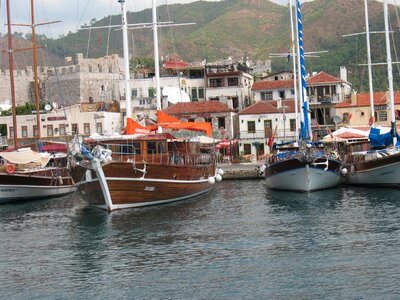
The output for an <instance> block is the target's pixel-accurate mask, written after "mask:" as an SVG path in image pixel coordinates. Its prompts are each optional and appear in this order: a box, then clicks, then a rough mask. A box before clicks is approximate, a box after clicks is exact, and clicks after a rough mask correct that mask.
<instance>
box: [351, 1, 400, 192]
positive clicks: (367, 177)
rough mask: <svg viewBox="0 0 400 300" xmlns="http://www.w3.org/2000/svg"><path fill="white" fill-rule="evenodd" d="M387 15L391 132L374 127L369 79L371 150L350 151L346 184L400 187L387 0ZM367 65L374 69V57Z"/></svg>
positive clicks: (386, 5) (399, 152) (386, 37)
mask: <svg viewBox="0 0 400 300" xmlns="http://www.w3.org/2000/svg"><path fill="white" fill-rule="evenodd" d="M383 5H384V18H385V40H386V60H387V71H388V82H389V101H388V102H389V103H388V106H389V107H390V114H391V129H390V132H388V133H386V134H385V133H384V134H381V130H380V129H378V128H375V126H374V100H373V96H372V95H373V93H372V90H373V88H372V78H371V72H369V78H370V96H371V98H370V102H371V103H370V104H371V120H372V124H371V125H372V128H371V129H370V134H369V139H370V145H368V148H370V150H365V151H349V153H347V155H346V157H345V163H346V167H347V169H348V170H349V174H348V176H346V183H348V184H351V185H368V186H375V187H390V186H395V187H398V186H400V149H399V145H398V133H397V127H396V118H395V107H394V91H393V74H392V58H391V51H390V38H389V23H388V22H389V20H388V3H387V1H386V0H385V1H384V4H383ZM367 7H368V6H367V1H365V19H366V28H367V46H368V52H369V29H368V27H369V26H368V9H367ZM368 66H369V68H371V59H370V56H369V57H368Z"/></svg>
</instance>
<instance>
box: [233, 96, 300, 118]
mask: <svg viewBox="0 0 400 300" xmlns="http://www.w3.org/2000/svg"><path fill="white" fill-rule="evenodd" d="M282 105H285V106H286V109H285V112H287V113H294V100H293V99H286V100H282ZM280 112H282V110H281V109H278V108H277V101H271V100H269V101H268V100H267V101H259V102H256V103H254V104H252V105H250V106H249V107H247V108H245V109H243V110H242V111H241V112H240V113H239V115H259V114H274V113H280Z"/></svg>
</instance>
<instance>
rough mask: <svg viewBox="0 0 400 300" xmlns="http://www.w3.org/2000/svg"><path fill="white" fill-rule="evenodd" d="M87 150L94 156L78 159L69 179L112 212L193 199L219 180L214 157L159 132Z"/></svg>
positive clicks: (94, 143) (96, 142)
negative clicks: (73, 180)
mask: <svg viewBox="0 0 400 300" xmlns="http://www.w3.org/2000/svg"><path fill="white" fill-rule="evenodd" d="M85 145H86V146H85V148H86V147H87V149H92V151H90V152H85V151H83V152H81V153H80V154H78V155H75V156H74V162H73V163H72V164H71V174H72V175H73V177H74V179H75V181H76V182H78V191H79V193H80V194H81V195H82V196H83V198H85V199H86V200H88V202H89V203H90V204H91V205H93V206H95V207H98V208H102V209H105V210H108V211H113V210H116V209H123V208H132V207H141V206H147V205H155V204H163V203H168V202H173V201H178V200H184V199H187V198H191V197H195V196H198V195H200V194H203V193H205V192H208V191H209V190H210V189H212V187H213V184H214V183H215V181H216V180H217V181H218V180H220V179H221V171H219V174H218V173H216V172H218V170H216V168H215V155H214V154H213V153H209V152H208V153H202V148H200V144H199V142H198V141H195V140H190V139H189V140H188V139H175V138H174V137H173V136H171V135H170V134H165V133H155V134H133V135H120V136H112V137H108V138H107V137H98V138H95V139H91V140H87V141H85ZM85 153H86V155H85ZM91 155H93V157H91ZM81 158H82V160H80V159H81Z"/></svg>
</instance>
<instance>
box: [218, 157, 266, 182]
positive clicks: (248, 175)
mask: <svg viewBox="0 0 400 300" xmlns="http://www.w3.org/2000/svg"><path fill="white" fill-rule="evenodd" d="M263 163H264V161H257V162H254V163H238V164H229V163H224V164H219V165H218V167H220V168H221V169H222V170H224V175H223V176H222V178H223V179H262V178H264V176H262V175H260V174H259V172H258V168H259V167H260V166H262V165H263Z"/></svg>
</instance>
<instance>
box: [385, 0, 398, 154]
mask: <svg viewBox="0 0 400 300" xmlns="http://www.w3.org/2000/svg"><path fill="white" fill-rule="evenodd" d="M383 13H384V17H385V40H386V61H387V72H388V81H389V107H390V116H391V128H392V139H393V146H394V147H396V144H397V137H396V133H397V130H396V116H395V112H394V91H393V71H392V68H393V66H392V55H391V51H390V37H389V13H388V3H387V0H385V1H384V2H383Z"/></svg>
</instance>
